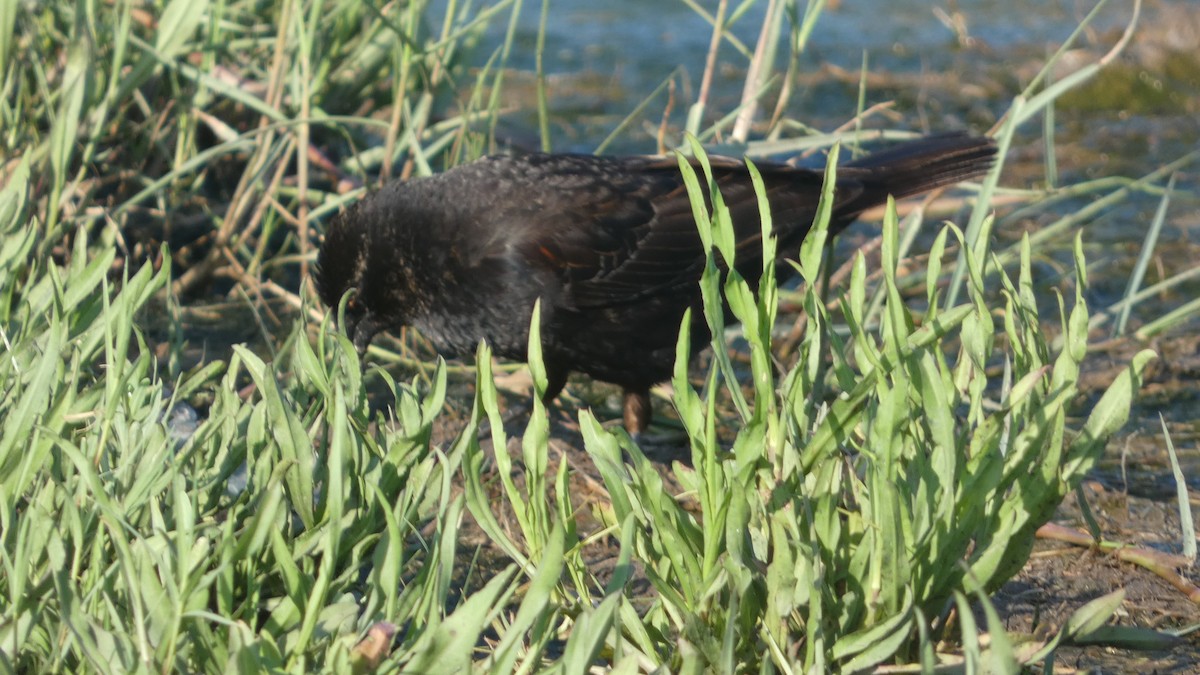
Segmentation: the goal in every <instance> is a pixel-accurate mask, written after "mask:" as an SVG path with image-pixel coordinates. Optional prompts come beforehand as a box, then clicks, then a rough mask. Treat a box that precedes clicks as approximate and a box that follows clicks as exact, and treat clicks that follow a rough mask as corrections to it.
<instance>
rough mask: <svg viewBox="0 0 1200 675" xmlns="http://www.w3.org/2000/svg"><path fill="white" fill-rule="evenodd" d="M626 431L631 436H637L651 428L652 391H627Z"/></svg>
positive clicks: (625, 407) (625, 405) (625, 409)
mask: <svg viewBox="0 0 1200 675" xmlns="http://www.w3.org/2000/svg"><path fill="white" fill-rule="evenodd" d="M623 407H624V412H625V430H626V431H628V432H629V435H631V436H635V435H637V434H640V433H642V432H644V431H645V430H646V427H648V426H650V414H651V408H650V390H649V389H636V390H635V389H626V390H625V404H624V406H623Z"/></svg>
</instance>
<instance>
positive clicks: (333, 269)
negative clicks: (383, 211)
mask: <svg viewBox="0 0 1200 675" xmlns="http://www.w3.org/2000/svg"><path fill="white" fill-rule="evenodd" d="M361 211H362V209H361V207H360V206H358V205H356V206H355V207H352V208H351V209H350V210H348V211H346V212H345V213H341V214H339V215H338V216H336V217H335V218H334V219H333V221H332V222H331V223H330V226H329V230H328V232H327V233H326V234H325V242H324V243H323V244H322V246H321V253H320V255H319V256H318V257H317V268H316V271H315V273H314V276H315V279H316V285H317V292H318V293H319V294H320V296H321V300H322V301H323V302H324V303H325V305H326V306H328V307H329V308H330V310H331V311H334V312H336V311H337V308H338V303H339V302H341V299H342V296H344V295H346V293H347V292H348V291H353V294H352V295H351V296H350V298H349V299H348V300H347V301H346V313H345V315H344V319H345V322H344V323H345V325H344V326H342V328H343V329H344V330H345V332H346V336H347V337H349V338H350V340H351V342H353V343H354V347H355V348H356V349H357V350H358V353H359V355H362V354H364V353H366V351H367V347H369V346H370V344H371V340H372V339H373V338H374V337H375V336H376V335H377V334H378V333H379V332H381V331H383V330H386V329H388V328H390V327H392V326H394V325H399V324H402V323H403V319H402V317H396V316H392V314H395V313H396V310H398V309H399V307H398V306H397V305H396V303H394V302H393V303H389V302H387V301H386V300H385V299H384V297H383V294H385V293H386V291H387V286H388V284H387V283H386V280H384V279H376V278H375V277H377V276H378V275H379V274H380V273H381V272H382V271H384V269H386V268H387V267H388V265H383V266H382V268H384V269H381V266H380V264H379V262H380V261H377V260H376V261H374V263H375V264H372V255H371V253H372V236H371V233H372V228H371V226H370V224H369V223H368V222H366V220H365V219H364V217H363V216H364V215H365V214H363V213H361ZM381 308H384V311H381ZM387 309H390V310H392V311H386V310H387Z"/></svg>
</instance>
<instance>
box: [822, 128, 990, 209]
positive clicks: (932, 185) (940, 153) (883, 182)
mask: <svg viewBox="0 0 1200 675" xmlns="http://www.w3.org/2000/svg"><path fill="white" fill-rule="evenodd" d="M995 155H996V144H995V142H994V141H992V139H990V138H987V137H984V136H969V135H967V134H961V133H956V134H942V135H938V136H930V137H927V138H921V139H918V140H915V141H910V142H908V143H902V144H901V145H898V146H896V147H894V148H890V149H888V150H883V151H881V152H876V153H873V154H871V155H868V156H866V157H863V158H861V159H858V160H855V161H853V162H850V163H848V164H846V166H847V167H853V168H855V169H864V170H865V173H866V175H865V176H863V177H862V178H861V180H862V181H863V183H864V186H865V187H866V190H867V194H864V195H863V197H864V198H865V199H862V200H861V201H863V202H868V203H882V202H884V201H886V199H887V195H889V194H890V195H892V196H894V197H895V198H896V199H903V198H904V197H909V196H912V195H915V194H920V193H922V192H928V191H929V190H933V189H936V188H939V187H944V186H947V185H953V184H955V183H959V182H962V181H965V180H970V179H972V178H978V177H980V176H982V175H983V174H985V173H987V171H988V170H989V169H990V168H991V166H992V162H993V161H994V160H995Z"/></svg>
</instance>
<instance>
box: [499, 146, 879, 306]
mask: <svg viewBox="0 0 1200 675" xmlns="http://www.w3.org/2000/svg"><path fill="white" fill-rule="evenodd" d="M710 163H711V165H712V168H713V178H714V180H715V181H716V183H717V185H718V189H719V190H720V192H721V195H722V198H723V199H724V202H725V204H726V206H727V207H728V209H729V212H730V216H731V220H732V221H733V226H734V236H735V241H736V248H737V254H736V256H737V262H736V265H737V267H738V268H739V269H742V270H745V271H747V273H749V274H752V275H754V276H757V270H761V267H762V249H761V246H762V243H761V239H762V237H761V224H760V220H759V207H758V199H757V197H756V195H755V192H754V187H753V185H752V184H751V182H750V179H749V174H748V173H747V171H746V167H745V164H744V163H743V162H741V161H738V160H733V159H728V158H723V157H711V158H710ZM697 169H698V168H697ZM759 170H760V172H761V174H762V176H763V182H764V187H765V188H766V194H767V198H768V201H769V203H770V205H771V213H772V219H773V223H774V228H775V232H776V234H777V235H778V236H779V237H780V238H781V240H782V241H783V242H785V243H786V244H787V245H789V246H792V245H796V244H798V243H799V242H800V240H802V239H803V236H804V234H805V233H806V232H807V231H808V228H809V226H810V225H811V222H812V217H813V214H814V213H815V211H816V206H817V201H818V199H819V196H820V191H821V183H822V175H821V173H820V172H817V171H813V170H810V169H797V168H792V167H788V166H784V165H775V164H762V165H760V166H759ZM698 171H699V169H698ZM699 175H700V178H701V180H700V182H701V184H702V185H703V184H704V182H705V181H704V179H703V173H702V172H700V174H699ZM575 180H576V181H577V182H576V183H575V184H573V185H572V187H573V188H575V189H571V190H561V191H559V192H558V193H557V194H559V195H561V197H557V198H562V199H569V200H571V201H570V203H564V204H557V205H554V206H553V207H552V208H546V207H547V206H548V205H547V204H546V203H545V202H544V200H543V202H542V203H541V204H539V206H540V207H541V208H540V209H539V210H538V211H536V212H535V211H534V210H533V209H530V211H529V217H533V218H544V219H546V220H547V222H544V223H537V224H536V226H530V227H526V228H523V230H522V231H523V232H526V233H528V236H526V237H524V239H523V240H522V241H521V242H520V243H519V244H518V245H517V246H518V249H519V251H520V255H521V256H522V257H523V258H524V259H525V260H528V261H532V262H534V263H535V264H537V265H540V266H542V267H549V268H551V269H553V270H554V271H555V273H556V274H558V275H559V278H560V279H561V280H562V282H563V290H564V296H565V297H564V298H563V299H564V300H566V301H567V302H568V303H569V304H570V305H572V306H574V307H577V308H580V309H587V308H600V307H607V306H614V305H619V304H623V303H628V302H632V301H636V300H639V299H642V298H646V297H650V296H654V295H657V294H661V293H666V292H672V291H676V290H678V289H680V288H685V287H688V286H691V285H694V284H695V283H696V282H697V281H698V280H699V278H700V274H701V272H702V270H703V268H704V259H705V255H704V253H705V252H704V249H703V245H702V243H701V239H700V234H699V232H698V231H697V229H696V223H695V219H694V218H693V212H692V206H691V202H690V200H689V199H688V193H687V188H686V187H685V185H684V182H683V178H682V176H681V174H680V171H679V165H678V163H677V161H676V160H675V159H674V158H673V157H668V158H640V159H629V160H623V161H622V163H621V164H620V165H616V164H609V165H603V170H597V171H595V172H593V173H590V174H588V175H587V176H586V177H576V179H575ZM703 189H704V190H705V193H706V194H705V199H706V201H708V196H707V187H706V186H705V187H704V188H703ZM859 192H861V186H860V185H859V184H858V182H857V181H856V180H855V179H854V178H853V177H852V176H851V177H847V178H846V179H841V178H839V180H838V191H837V196H836V199H835V202H837V203H846V202H849V201H850V200H852V199H853V198H854V197H855V196H856V195H857V194H858V193H859ZM551 199H555V198H551ZM836 208H837V206H836V204H835V210H836ZM710 210H711V209H710ZM568 213H569V214H572V219H567V218H564V214H568ZM787 252H788V251H787V250H786V249H781V253H784V254H786V253H787ZM719 262H721V263H722V264H723V262H724V261H719Z"/></svg>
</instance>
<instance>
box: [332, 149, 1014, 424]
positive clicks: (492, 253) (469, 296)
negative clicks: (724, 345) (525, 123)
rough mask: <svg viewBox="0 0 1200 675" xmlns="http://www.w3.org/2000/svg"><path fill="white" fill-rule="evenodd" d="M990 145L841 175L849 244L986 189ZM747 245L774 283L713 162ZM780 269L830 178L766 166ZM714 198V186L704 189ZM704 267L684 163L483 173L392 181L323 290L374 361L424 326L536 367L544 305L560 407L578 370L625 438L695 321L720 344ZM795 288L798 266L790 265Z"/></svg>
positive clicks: (452, 346) (742, 211)
mask: <svg viewBox="0 0 1200 675" xmlns="http://www.w3.org/2000/svg"><path fill="white" fill-rule="evenodd" d="M994 152H995V148H994V145H993V144H992V142H991V140H990V139H986V138H977V137H971V136H966V135H961V134H954V135H944V136H935V137H930V138H924V139H919V140H915V141H910V142H907V143H903V144H900V145H898V146H896V147H895V148H892V149H889V150H886V151H884V152H880V153H875V154H873V155H869V156H866V157H864V158H862V159H858V160H856V161H853V162H850V163H848V164H846V165H845V166H842V167H839V168H838V172H837V188H836V193H835V203H834V207H833V218H832V221H831V225H830V227H831V233H833V234H836V233H837V232H838V231H840V230H841V229H843V228H844V227H845V226H846V225H848V224H849V223H850V222H852V221H853V220H854V218H855V217H856V216H857V215H858V214H860V213H862V212H863V211H864V210H866V209H869V208H871V207H874V206H877V205H879V204H882V203H885V202H886V200H887V197H888V195H889V194H891V195H894V196H895V197H896V198H903V197H906V196H910V195H914V194H918V193H921V192H926V191H929V190H932V189H935V188H938V187H942V186H945V185H949V184H953V183H956V182H959V181H962V180H967V179H970V178H975V177H978V176H979V175H980V174H982V173H984V172H985V171H986V170H987V169H988V167H989V166H990V165H991V163H992V157H993V154H994ZM710 159H711V162H712V168H713V175H714V180H715V182H716V184H717V186H718V188H719V190H720V191H721V195H722V197H723V199H724V201H725V204H726V205H727V206H728V207H729V211H730V214H731V216H732V221H733V225H734V230H735V236H736V238H737V249H738V259H737V261H736V263H735V265H736V267H737V268H738V270H739V272H741V273H742V274H743V276H745V277H746V278H747V279H748V280H750V281H751V282H755V281H757V279H758V277H759V276H760V274H761V268H762V262H761V242H760V239H761V232H760V222H759V213H758V202H757V198H756V197H755V194H754V189H753V186H752V185H751V182H750V178H749V174H748V173H747V171H746V168H745V164H744V163H743V162H741V161H738V160H733V159H728V158H719V157H712V158H710ZM757 166H758V168H759V170H760V172H761V173H762V177H763V181H764V183H765V186H766V191H767V196H768V200H769V202H770V205H771V213H772V219H773V223H774V229H775V233H776V235H777V237H778V239H779V247H778V251H779V253H780V255H781V256H789V257H794V256H795V254H796V252H797V251H798V249H799V245H800V242H801V241H802V240H803V239H804V237H805V235H806V234H807V233H808V230H809V228H810V226H811V224H812V219H813V216H814V214H815V212H816V208H817V202H818V200H819V197H820V192H821V185H822V180H823V175H822V172H821V171H818V170H813V169H804V168H794V167H791V166H787V165H780V164H769V163H757ZM702 182H703V181H702ZM704 259H705V251H704V249H703V246H702V244H701V240H700V236H699V234H698V232H697V229H696V224H695V221H694V219H693V216H692V208H691V204H690V202H689V200H688V194H687V190H686V188H685V187H684V184H683V179H682V176H681V174H680V170H679V166H678V163H677V160H676V159H675V158H674V157H623V158H608V157H593V156H585V155H545V154H533V155H524V156H493V157H485V158H483V159H480V160H478V161H476V162H473V163H470V164H466V165H463V166H459V167H457V168H455V169H452V170H450V171H447V172H445V173H442V174H439V175H436V176H432V177H429V178H421V179H415V180H409V181H403V182H400V181H397V182H392V183H390V184H388V185H386V186H385V187H383V188H382V189H381V190H379V192H377V193H376V194H374V195H371V196H369V197H367V198H365V199H363V200H362V201H361V202H359V203H358V204H356V205H355V206H354V207H352V208H350V209H349V210H347V211H345V212H343V213H341V214H339V215H338V216H337V217H335V218H334V219H333V221H332V222H331V223H330V225H329V228H328V232H327V234H326V236H325V242H324V245H323V246H322V249H321V253H320V257H319V260H318V270H317V288H318V289H319V292H320V295H321V298H322V300H323V301H324V302H325V303H326V304H327V305H328V306H330V307H336V306H337V303H338V301H339V300H340V298H341V297H342V295H343V294H344V293H345V292H346V291H348V290H350V289H354V290H355V291H356V293H355V295H354V296H353V297H352V298H351V300H350V301H349V303H348V305H347V310H346V326H345V330H346V332H347V334H348V335H349V336H350V338H351V339H352V340H353V342H354V344H355V346H356V347H357V348H358V349H359V350H360V351H363V350H365V349H366V348H367V346H368V345H369V344H370V341H371V339H372V338H373V337H374V336H375V335H376V334H377V333H378V332H380V331H385V330H391V329H396V328H399V327H401V326H405V325H409V326H415V327H416V328H417V329H418V330H419V331H420V332H421V334H422V335H424V336H425V337H427V338H428V339H429V340H431V341H432V342H433V344H434V346H435V347H436V348H437V350H438V351H439V353H442V354H444V355H446V356H451V357H452V356H459V355H467V354H471V353H473V352H474V350H475V347H476V346H477V344H478V341H479V340H480V339H486V340H487V341H488V343H489V344H490V345H491V347H492V349H493V350H494V351H495V353H497V354H499V355H501V356H504V357H507V358H511V359H517V360H524V359H525V357H526V346H527V344H528V337H529V321H530V318H531V314H532V310H533V306H534V302H535V301H536V300H537V299H538V298H541V300H542V317H541V325H542V344H543V354H544V360H545V364H546V371H547V374H548V376H549V388H548V390H547V393H546V397H547V399H550V398H553V397H555V396H557V394H558V393H559V391H561V389H562V387H563V385H564V384H565V383H566V380H567V376H568V375H569V374H570V373H571V372H582V373H586V374H588V375H590V376H591V377H593V378H596V379H598V380H603V381H605V382H611V383H614V384H617V385H619V386H621V387H623V388H624V390H625V421H626V426H627V427H628V428H629V429H630V431H639V430H641V428H642V427H644V425H645V424H646V423H647V422H648V419H649V413H650V406H649V389H650V387H652V386H653V385H655V384H657V383H658V382H662V381H664V380H666V379H668V378H669V377H670V375H671V371H672V365H673V362H674V357H675V341H676V338H677V337H678V333H679V323H680V321H681V319H682V317H683V313H684V310H685V309H686V308H688V307H693V326H692V348H693V353H694V352H695V351H696V350H698V349H700V348H702V347H703V346H704V345H705V344H707V342H708V338H709V336H708V331H707V327H706V325H705V323H704V319H703V316H702V314H701V312H700V309H699V305H700V291H699V286H698V283H697V282H698V280H699V278H700V273H701V271H702V270H703V267H704ZM779 269H780V271H781V273H782V274H785V275H786V273H787V271H788V267H786V266H781V267H780V268H779Z"/></svg>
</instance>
